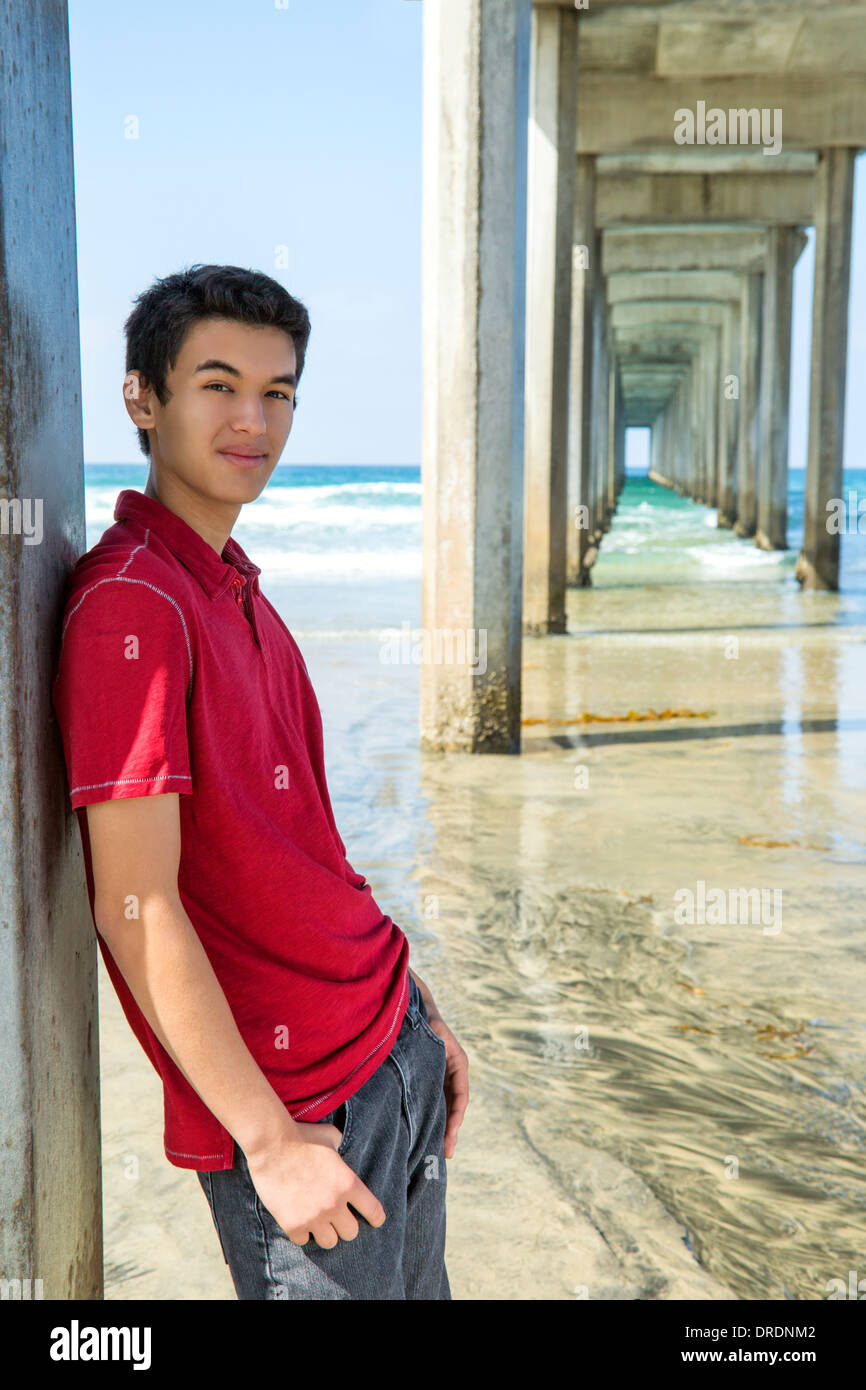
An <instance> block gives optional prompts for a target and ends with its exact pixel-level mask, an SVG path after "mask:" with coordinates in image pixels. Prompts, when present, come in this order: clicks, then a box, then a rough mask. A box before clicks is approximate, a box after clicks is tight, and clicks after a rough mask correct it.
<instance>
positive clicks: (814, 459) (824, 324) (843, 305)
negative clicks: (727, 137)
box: [794, 148, 855, 589]
mask: <svg viewBox="0 0 866 1390" xmlns="http://www.w3.org/2000/svg"><path fill="white" fill-rule="evenodd" d="M854 156H855V151H854V150H851V149H844V148H842V149H829V150H824V151H822V153H821V159H820V163H819V165H818V173H817V177H816V189H815V288H814V292H813V299H812V371H811V381H810V388H809V453H808V458H807V463H806V495H805V517H804V523H805V524H804V535H803V549H802V550H801V551H800V554H799V556H798V557H797V565H796V569H795V571H794V572H795V574H796V576H797V578H798V579H799V581H800V583H801V584H802V585H803V587H804V588H806V589H838V588H839V559H840V539H839V532H838V531H832V532H831V531H829V530H828V529H827V520H828V513H827V502H828V501H829V500H830V498H831V497H839V498H841V496H842V460H843V452H844V431H845V378H846V367H847V356H848V293H849V286H850V278H851V210H852V205H853V196H854ZM850 520H851V518H850V517H849V524H850Z"/></svg>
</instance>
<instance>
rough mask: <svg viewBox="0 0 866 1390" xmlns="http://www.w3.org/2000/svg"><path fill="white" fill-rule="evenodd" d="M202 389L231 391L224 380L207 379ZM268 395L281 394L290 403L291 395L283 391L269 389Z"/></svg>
mask: <svg viewBox="0 0 866 1390" xmlns="http://www.w3.org/2000/svg"><path fill="white" fill-rule="evenodd" d="M204 389H205V390H206V391H213V390H214V389H219V390H222V391H231V389H232V388H231V387H230V386H229V385H227V383H226V382H224V381H209V382H208V384H207V386H206V387H205V388H204ZM268 395H269V396H282V398H283V400H284V401H288V403H289V405H291V404H292V398H291V396H287V395H286V393H285V391H269V392H268Z"/></svg>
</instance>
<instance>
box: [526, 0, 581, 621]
mask: <svg viewBox="0 0 866 1390" xmlns="http://www.w3.org/2000/svg"><path fill="white" fill-rule="evenodd" d="M529 93H530V95H529V109H530V118H529V174H528V208H527V213H528V217H527V287H526V308H527V314H526V481H525V494H524V509H525V531H524V552H523V625H524V631H525V632H564V631H565V567H566V556H565V548H566V534H567V527H568V511H567V500H568V499H567V490H566V489H567V473H566V454H567V445H568V407H569V401H568V387H569V339H570V337H571V328H572V322H571V262H572V246H573V238H574V195H575V172H576V157H575V153H574V145H575V129H576V122H577V12H576V11H574V10H553V9H551V10H540V9H537V8H534V9H533V11H532V68H531V79H530V89H529Z"/></svg>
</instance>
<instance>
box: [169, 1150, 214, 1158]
mask: <svg viewBox="0 0 866 1390" xmlns="http://www.w3.org/2000/svg"><path fill="white" fill-rule="evenodd" d="M166 1153H167V1154H174V1156H175V1158H222V1154H182V1153H181V1152H180V1150H179V1149H166Z"/></svg>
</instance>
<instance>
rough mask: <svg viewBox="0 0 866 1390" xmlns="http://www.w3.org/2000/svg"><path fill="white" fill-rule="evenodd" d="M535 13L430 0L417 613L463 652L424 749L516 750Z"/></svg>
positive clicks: (440, 685) (487, 2) (443, 681)
mask: <svg viewBox="0 0 866 1390" xmlns="http://www.w3.org/2000/svg"><path fill="white" fill-rule="evenodd" d="M531 18H532V16H531V10H530V3H529V0H440V3H438V4H435V5H425V6H424V16H423V23H424V177H423V242H422V265H423V298H424V311H423V354H422V355H423V383H424V386H423V441H422V483H423V550H424V564H423V574H422V587H421V612H422V624H423V627H424V629H425V631H426V632H427V633H429V634H431V635H435V634H437V633H443V632H444V633H448V634H452V633H453V632H454V631H455V630H456V631H457V632H458V634H462V635H463V639H464V644H465V648H466V655H467V660H465V661H461V662H459V663H458V662H453V663H452V662H450V661H447V660H446V661H439V662H427V663H424V664H422V667H421V716H420V741H421V746H422V747H424V748H427V749H443V750H462V751H466V752H510V753H516V752H519V751H520V675H521V631H522V622H521V604H522V596H523V586H522V559H523V557H522V540H523V454H524V418H523V397H524V366H525V352H524V344H525V331H526V308H525V295H526V163H527V156H526V139H527V130H528V124H529V65H530V39H531ZM482 640H483V641H484V642H485V643H486V646H485V660H484V662H483V664H482V663H481V662H480V661H473V656H474V655H476V654H477V653H479V651H480V643H481V641H482ZM452 652H453V648H452Z"/></svg>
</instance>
